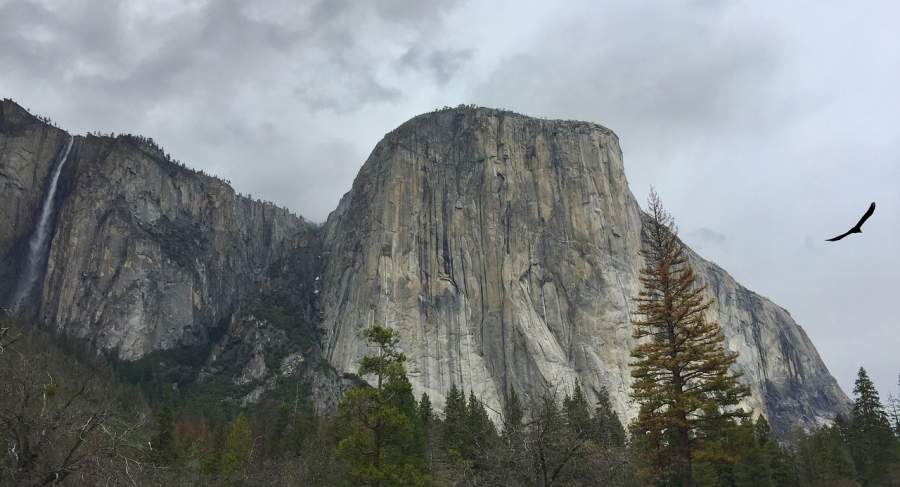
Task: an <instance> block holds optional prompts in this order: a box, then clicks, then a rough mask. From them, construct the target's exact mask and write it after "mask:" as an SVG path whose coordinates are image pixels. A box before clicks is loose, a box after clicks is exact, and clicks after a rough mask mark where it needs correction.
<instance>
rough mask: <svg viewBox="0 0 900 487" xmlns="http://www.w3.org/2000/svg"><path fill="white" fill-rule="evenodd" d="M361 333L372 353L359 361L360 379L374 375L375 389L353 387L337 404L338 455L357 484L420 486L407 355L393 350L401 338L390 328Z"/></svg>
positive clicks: (420, 463)
mask: <svg viewBox="0 0 900 487" xmlns="http://www.w3.org/2000/svg"><path fill="white" fill-rule="evenodd" d="M363 335H364V336H365V338H366V340H367V341H368V342H369V344H370V345H373V346H375V347H376V353H375V354H374V355H367V356H365V357H363V359H362V363H361V365H360V368H359V375H360V376H363V377H365V376H370V377H372V378H373V380H374V383H375V385H374V387H360V388H355V389H353V390H351V391H349V392H348V393H347V395H346V396H344V398H343V400H342V401H341V404H340V406H339V414H340V420H341V427H342V432H341V434H340V437H341V440H340V442H339V443H338V447H337V450H338V456H339V457H340V458H341V459H343V460H344V462H346V464H347V467H348V470H349V474H350V477H351V480H352V481H353V483H354V484H356V485H373V486H389V485H423V484H424V483H425V481H426V477H425V474H424V471H423V470H424V465H423V464H424V451H423V448H421V444H420V442H418V441H416V427H415V425H416V423H418V411H417V407H416V400H415V398H414V397H413V395H412V386H411V385H410V383H409V380H408V379H407V377H406V368H405V367H404V363H405V362H406V356H405V355H404V354H403V353H402V352H400V351H399V350H397V344H398V343H399V340H400V339H399V337H398V336H397V334H396V332H394V330H391V329H389V328H385V327H382V326H378V325H375V326H372V327H370V328H367V329H365V330H364V331H363Z"/></svg>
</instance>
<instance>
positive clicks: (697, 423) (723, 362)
mask: <svg viewBox="0 0 900 487" xmlns="http://www.w3.org/2000/svg"><path fill="white" fill-rule="evenodd" d="M649 202H650V206H649V216H648V218H647V220H646V221H645V225H644V228H643V238H644V240H645V249H646V250H645V251H644V257H645V261H646V265H645V267H644V268H643V269H642V270H641V276H640V281H641V284H642V286H643V289H642V290H641V292H640V294H639V295H638V297H637V298H636V302H637V307H638V310H637V314H638V317H639V318H636V319H634V320H633V322H632V323H633V325H634V334H633V336H634V338H635V339H637V340H638V342H637V345H636V346H635V347H634V349H633V350H632V353H631V356H632V358H633V359H634V362H633V363H632V364H631V366H632V367H633V368H632V372H631V375H632V377H633V378H634V383H633V384H632V397H633V398H634V399H635V401H636V402H637V403H638V404H640V409H639V412H638V418H637V420H636V423H635V429H636V434H637V435H641V436H644V435H645V436H646V440H647V442H644V444H645V445H646V446H648V449H647V450H646V452H647V453H648V454H649V456H648V457H647V458H646V460H647V461H648V462H649V464H650V468H651V469H653V470H656V471H664V469H665V468H666V467H670V468H671V469H672V475H673V476H674V479H673V480H675V481H677V482H680V483H681V484H682V485H686V486H691V485H693V474H692V462H693V454H694V452H695V451H696V450H697V449H698V448H699V447H700V445H699V444H698V443H699V442H700V441H702V439H703V431H704V429H705V428H707V427H711V426H714V424H715V422H717V421H723V420H727V419H728V418H734V417H743V416H746V413H745V412H743V411H742V410H739V409H736V408H734V406H736V405H737V404H738V402H739V401H740V400H741V399H742V398H743V397H745V396H746V395H747V394H748V389H747V388H746V387H745V386H742V385H740V384H738V382H737V376H736V375H735V374H732V373H731V372H730V370H729V368H730V367H731V366H732V365H733V364H734V362H735V360H736V359H737V354H736V353H729V352H727V351H726V350H725V347H724V343H723V338H722V331H721V329H720V328H719V325H718V324H717V323H715V322H713V321H707V319H706V317H705V314H706V312H707V310H708V309H709V307H710V305H711V302H710V301H708V300H706V299H705V298H704V297H703V293H704V289H705V288H704V286H701V285H700V284H699V283H698V279H697V277H696V276H695V275H694V271H693V269H692V268H691V266H690V264H689V262H688V258H687V255H686V252H685V248H684V245H683V244H682V243H681V241H679V240H678V237H677V235H676V231H675V226H674V224H673V221H672V217H671V216H670V215H669V214H668V213H666V212H665V210H664V209H663V206H662V203H661V202H660V199H659V197H658V196H657V195H656V193H655V192H651V193H650V201H649Z"/></svg>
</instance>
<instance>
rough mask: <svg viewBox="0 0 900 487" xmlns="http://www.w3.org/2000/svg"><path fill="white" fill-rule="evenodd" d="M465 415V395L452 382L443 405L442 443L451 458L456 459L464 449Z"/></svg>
mask: <svg viewBox="0 0 900 487" xmlns="http://www.w3.org/2000/svg"><path fill="white" fill-rule="evenodd" d="M467 416H468V412H467V410H466V396H465V395H463V393H462V391H460V390H459V388H457V387H456V384H452V385H451V386H450V391H449V392H448V393H447V400H446V403H445V405H444V445H445V446H446V448H447V450H448V453H449V454H450V458H451V459H458V458H459V457H460V456H461V455H462V452H463V450H464V449H465V442H466V435H465V431H466V417H467Z"/></svg>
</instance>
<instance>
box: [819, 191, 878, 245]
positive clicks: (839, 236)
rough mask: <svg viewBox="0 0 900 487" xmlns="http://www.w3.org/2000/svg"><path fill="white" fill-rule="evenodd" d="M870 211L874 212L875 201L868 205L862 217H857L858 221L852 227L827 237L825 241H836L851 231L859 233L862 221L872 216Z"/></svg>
mask: <svg viewBox="0 0 900 487" xmlns="http://www.w3.org/2000/svg"><path fill="white" fill-rule="evenodd" d="M872 213H875V202H874V201H873V202H872V204H871V205H869V209H868V210H866V213H865V214H864V215H863V216H862V218H860V219H859V221H858V222H856V225H854V226H853V228H851V229H850V230H847V231H846V232H844V233H842V234H840V235H838V236H837V237H834V238H829V239H827V240H826V242H837V241H838V240H840V239H842V238H844V237H846V236H847V235H850V234H851V233H861V232H862V225H863V223H865V222H866V220H868V219H869V217H870V216H872Z"/></svg>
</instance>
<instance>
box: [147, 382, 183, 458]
mask: <svg viewBox="0 0 900 487" xmlns="http://www.w3.org/2000/svg"><path fill="white" fill-rule="evenodd" d="M150 445H151V446H152V448H153V450H152V451H153V460H154V461H155V462H157V463H159V464H162V465H168V464H171V463H173V462H175V460H176V459H177V458H178V450H177V448H176V445H175V399H174V392H173V391H172V388H171V387H166V388H165V389H164V391H163V398H162V400H161V401H160V403H159V406H158V407H157V409H156V414H155V422H154V433H153V438H152V439H151V440H150Z"/></svg>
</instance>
